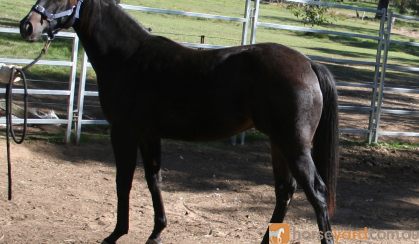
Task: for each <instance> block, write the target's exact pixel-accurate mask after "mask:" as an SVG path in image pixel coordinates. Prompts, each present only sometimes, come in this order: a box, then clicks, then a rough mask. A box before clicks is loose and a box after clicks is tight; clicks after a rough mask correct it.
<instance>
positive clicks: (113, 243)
mask: <svg viewBox="0 0 419 244" xmlns="http://www.w3.org/2000/svg"><path fill="white" fill-rule="evenodd" d="M101 244H115V242H109V241H107V240H103V241H102V243H101Z"/></svg>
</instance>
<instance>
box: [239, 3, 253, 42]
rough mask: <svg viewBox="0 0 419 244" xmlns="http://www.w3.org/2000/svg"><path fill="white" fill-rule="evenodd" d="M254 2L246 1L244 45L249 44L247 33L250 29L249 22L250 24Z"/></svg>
mask: <svg viewBox="0 0 419 244" xmlns="http://www.w3.org/2000/svg"><path fill="white" fill-rule="evenodd" d="M251 1H252V0H246V5H245V7H244V19H245V22H243V32H242V42H241V44H242V45H246V44H247V31H248V29H249V22H250V4H251Z"/></svg>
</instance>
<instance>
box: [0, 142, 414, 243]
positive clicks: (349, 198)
mask: <svg viewBox="0 0 419 244" xmlns="http://www.w3.org/2000/svg"><path fill="white" fill-rule="evenodd" d="M345 144H346V143H345ZM0 145H1V146H0V150H1V151H3V152H4V149H5V148H4V140H2V141H1V142H0ZM341 151H342V153H341V170H340V180H339V191H338V210H337V214H336V216H335V217H334V218H333V220H332V224H333V226H334V228H335V229H359V228H363V227H368V228H369V229H370V230H371V231H378V230H380V231H381V230H386V231H393V232H395V231H404V232H406V233H410V235H413V233H414V231H417V230H418V229H419V182H418V181H419V180H418V179H419V149H418V148H416V149H409V150H407V149H398V150H395V149H386V148H383V147H366V146H357V145H354V144H350V145H343V146H342V150H341ZM12 152H13V162H14V165H13V166H14V167H13V169H14V199H13V201H11V202H9V201H7V200H6V199H7V192H6V189H7V188H6V173H5V170H4V169H6V168H5V163H4V162H5V160H4V159H5V157H4V154H3V153H2V154H1V158H0V160H1V161H0V162H2V163H1V165H2V167H1V171H0V209H1V211H0V213H1V214H0V243H98V242H100V240H102V239H103V238H104V237H106V235H107V234H109V233H110V232H111V231H112V230H113V227H114V223H115V220H116V214H115V210H116V194H115V187H114V186H115V184H114V174H115V168H114V164H113V154H112V150H111V148H110V146H109V143H108V142H99V143H85V144H83V145H82V146H71V145H59V144H51V143H47V142H44V141H28V142H27V143H26V144H24V145H23V146H13V148H12ZM269 155H270V154H269V144H268V142H267V141H265V140H255V141H250V142H248V143H247V144H246V145H244V146H235V147H233V146H230V145H229V144H227V143H226V142H215V143H184V142H174V141H165V142H164V144H163V197H164V199H165V205H166V210H167V216H168V220H169V226H168V228H167V229H166V230H165V231H164V232H163V240H164V243H174V244H178V243H259V242H260V240H261V238H262V236H263V233H264V231H265V229H266V225H267V222H268V220H269V218H270V215H271V213H272V211H273V207H274V190H273V179H272V174H271V166H270V156H269ZM139 161H141V160H139ZM286 222H287V223H290V224H292V228H293V230H294V231H302V230H304V231H315V230H316V229H317V227H316V222H315V219H314V215H313V211H312V209H311V207H310V205H309V204H308V202H307V201H306V200H305V196H304V194H302V192H301V191H299V192H298V193H297V194H296V195H295V197H294V200H293V202H292V203H291V207H290V210H289V212H288V215H287V218H286ZM130 223H131V228H130V232H129V234H128V235H126V236H124V237H123V238H122V239H121V240H120V242H119V243H144V242H145V241H146V238H147V237H148V235H149V234H150V232H151V229H152V226H153V210H152V205H151V200H150V195H149V193H148V189H147V186H146V183H145V180H144V174H143V170H142V165H141V162H139V164H138V169H137V171H136V176H135V182H134V186H133V190H132V194H131V221H130ZM295 241H298V240H297V239H294V242H295ZM416 241H418V240H416ZM300 242H301V243H318V242H316V241H313V239H310V240H307V239H303V240H300ZM339 243H359V242H355V241H354V242H351V241H343V242H339ZM367 243H383V241H382V240H369V241H368V242H367ZM388 243H413V241H402V240H398V241H390V242H388Z"/></svg>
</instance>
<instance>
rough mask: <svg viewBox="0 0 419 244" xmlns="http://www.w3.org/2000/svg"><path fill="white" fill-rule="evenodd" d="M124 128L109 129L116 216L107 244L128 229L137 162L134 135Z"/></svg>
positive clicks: (114, 127) (113, 241) (136, 146)
mask: <svg viewBox="0 0 419 244" xmlns="http://www.w3.org/2000/svg"><path fill="white" fill-rule="evenodd" d="M125 127H126V126H117V125H112V128H111V142H112V147H113V152H114V155H115V161H116V190H117V195H118V213H117V214H118V215H117V222H116V226H115V230H114V231H113V232H112V234H111V235H110V236H108V237H107V238H106V239H105V240H104V241H103V243H109V244H111V243H115V242H116V240H118V239H119V238H120V237H121V236H123V235H124V234H127V233H128V228H129V193H130V190H131V186H132V179H133V176H134V171H135V165H136V161H137V150H138V144H137V140H136V137H135V135H133V134H132V132H129V131H127V130H126V129H125Z"/></svg>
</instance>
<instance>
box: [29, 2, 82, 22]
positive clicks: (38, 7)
mask: <svg viewBox="0 0 419 244" xmlns="http://www.w3.org/2000/svg"><path fill="white" fill-rule="evenodd" d="M82 4H83V0H78V1H77V4H76V5H74V6H73V7H71V8H70V9H67V10H66V11H63V12H59V13H55V14H53V13H50V12H49V11H48V10H46V9H45V8H44V7H43V6H41V5H38V4H37V5H34V6H33V7H32V10H33V11H35V12H37V13H38V14H40V15H42V16H43V17H44V18H45V19H46V20H47V21H48V22H51V21H53V20H56V19H60V18H63V17H66V16H71V15H73V14H74V18H76V19H79V18H80V7H81V5H82Z"/></svg>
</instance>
